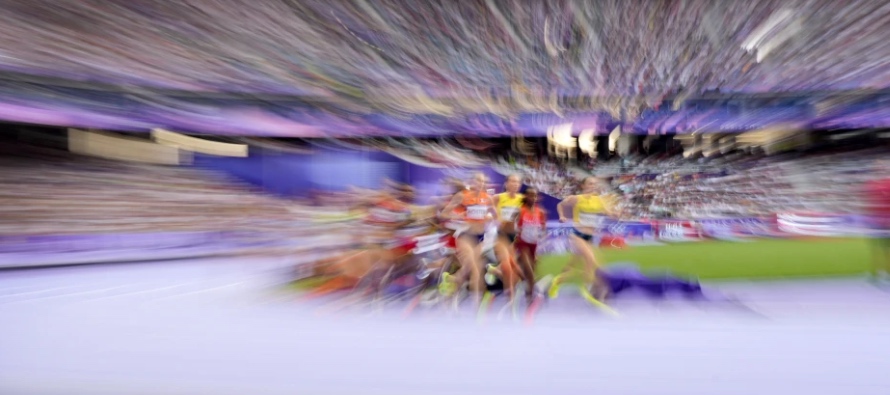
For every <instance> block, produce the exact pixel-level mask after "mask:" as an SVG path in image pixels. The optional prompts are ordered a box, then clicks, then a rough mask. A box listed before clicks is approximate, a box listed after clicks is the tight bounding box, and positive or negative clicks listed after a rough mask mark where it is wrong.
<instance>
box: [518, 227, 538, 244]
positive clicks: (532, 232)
mask: <svg viewBox="0 0 890 395" xmlns="http://www.w3.org/2000/svg"><path fill="white" fill-rule="evenodd" d="M543 231H544V229H543V227H542V226H541V225H525V226H523V227H522V231H521V232H520V233H519V237H520V238H522V241H524V242H526V243H529V244H538V241H539V240H541V235H542V234H543Z"/></svg>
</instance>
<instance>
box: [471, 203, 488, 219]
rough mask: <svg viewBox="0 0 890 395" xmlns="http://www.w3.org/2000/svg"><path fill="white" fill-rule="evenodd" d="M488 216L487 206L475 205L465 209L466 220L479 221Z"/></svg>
mask: <svg viewBox="0 0 890 395" xmlns="http://www.w3.org/2000/svg"><path fill="white" fill-rule="evenodd" d="M486 215H488V206H482V205H475V206H469V207H467V218H468V219H475V220H481V219H485V216H486Z"/></svg>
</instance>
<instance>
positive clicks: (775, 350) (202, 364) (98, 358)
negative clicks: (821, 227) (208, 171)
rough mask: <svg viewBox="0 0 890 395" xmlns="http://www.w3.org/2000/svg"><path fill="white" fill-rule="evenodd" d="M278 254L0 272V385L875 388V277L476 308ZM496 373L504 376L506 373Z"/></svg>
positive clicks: (882, 325) (71, 391)
mask: <svg viewBox="0 0 890 395" xmlns="http://www.w3.org/2000/svg"><path fill="white" fill-rule="evenodd" d="M287 265H288V262H287V261H285V260H281V259H206V260H195V261H177V262H162V263H134V264H119V265H96V266H81V267H64V268H52V269H39V270H19V271H2V272H0V394H9V395H32V394H52V395H55V394H58V395H78V394H84V395H87V394H89V395H103V394H109V395H111V394H114V395H128V394H207V395H213V394H289V395H293V394H298V395H299V394H312V395H326V394H338V395H342V394H361V395H364V394H381V395H384V394H385V395H397V394H412V395H425V394H495V393H506V394H511V395H513V394H535V395H541V394H548V393H556V394H582V393H599V394H606V393H608V394H683V395H696V394H702V395H705V394H707V395H713V394H740V395H742V394H744V395H751V394H757V395H764V394H791V393H803V394H810V395H811V394H857V395H870V394H887V393H890V374H888V370H887V366H888V360H890V359H888V358H890V357H888V356H890V291H886V290H881V289H879V288H877V287H875V286H872V285H869V284H867V283H866V282H864V281H862V280H855V279H854V280H837V281H798V282H788V283H759V284H758V283H753V284H752V283H749V284H722V285H717V287H718V288H719V289H721V290H722V291H724V292H725V293H728V294H732V295H735V296H737V297H738V299H740V300H741V301H742V302H743V303H742V304H739V305H730V304H706V303H694V302H688V301H683V300H670V301H664V302H658V303H656V302H652V301H649V300H646V299H643V298H634V297H630V298H627V299H625V300H623V301H618V302H616V307H617V308H618V309H619V311H620V312H621V313H622V315H621V317H619V318H617V319H613V318H609V317H607V316H604V315H603V314H600V313H598V312H597V311H595V310H592V309H591V308H589V307H588V306H586V305H585V304H584V303H583V302H581V301H580V300H578V299H577V298H573V297H572V295H571V294H566V295H564V296H562V297H560V299H558V300H556V301H551V302H550V303H548V304H547V305H545V306H543V307H542V309H541V310H540V312H539V313H538V315H537V317H536V322H535V325H533V326H531V327H528V326H523V325H522V324H520V323H516V322H513V321H512V320H502V321H498V320H497V319H496V317H495V316H494V315H491V316H489V317H488V319H487V321H486V322H485V325H480V324H479V322H478V321H477V319H476V317H475V315H476V314H475V311H473V312H471V313H469V314H464V315H454V314H438V313H435V312H431V311H424V312H422V313H416V314H412V315H411V316H409V317H408V318H407V319H403V318H402V316H401V314H400V312H393V311H383V312H379V313H376V314H361V315H357V314H354V313H341V314H329V315H320V314H317V311H318V309H319V306H317V305H315V304H313V303H306V302H302V303H301V302H298V301H297V300H296V298H294V297H292V296H291V295H282V294H277V293H275V292H272V289H274V287H275V286H276V285H277V284H279V283H281V282H282V280H283V279H284V272H285V271H286V267H287ZM504 378H507V379H506V380H504Z"/></svg>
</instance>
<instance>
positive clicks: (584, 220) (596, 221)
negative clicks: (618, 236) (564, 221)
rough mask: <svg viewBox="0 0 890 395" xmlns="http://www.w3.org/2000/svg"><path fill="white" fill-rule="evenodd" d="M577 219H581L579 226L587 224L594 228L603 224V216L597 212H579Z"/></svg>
mask: <svg viewBox="0 0 890 395" xmlns="http://www.w3.org/2000/svg"><path fill="white" fill-rule="evenodd" d="M578 219H580V220H581V226H589V227H591V228H595V227H599V226H601V225H602V224H603V221H604V220H605V217H603V216H602V215H599V214H586V213H581V214H579V215H578Z"/></svg>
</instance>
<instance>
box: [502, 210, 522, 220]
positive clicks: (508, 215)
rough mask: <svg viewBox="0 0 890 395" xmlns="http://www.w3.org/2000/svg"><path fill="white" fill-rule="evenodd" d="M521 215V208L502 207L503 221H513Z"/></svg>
mask: <svg viewBox="0 0 890 395" xmlns="http://www.w3.org/2000/svg"><path fill="white" fill-rule="evenodd" d="M517 215H519V207H501V219H502V220H504V221H512V220H514V219H516V216H517Z"/></svg>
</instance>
